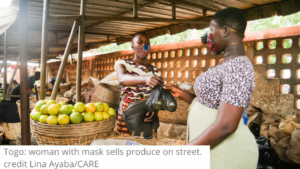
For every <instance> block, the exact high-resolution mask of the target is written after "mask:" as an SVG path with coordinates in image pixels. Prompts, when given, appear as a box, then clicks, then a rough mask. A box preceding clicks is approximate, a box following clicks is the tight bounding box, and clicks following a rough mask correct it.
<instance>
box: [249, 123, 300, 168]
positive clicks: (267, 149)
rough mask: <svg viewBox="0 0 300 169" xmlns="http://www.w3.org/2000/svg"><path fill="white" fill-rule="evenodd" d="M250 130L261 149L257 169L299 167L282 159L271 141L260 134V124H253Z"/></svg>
mask: <svg viewBox="0 0 300 169" xmlns="http://www.w3.org/2000/svg"><path fill="white" fill-rule="evenodd" d="M250 131H251V132H252V134H253V135H254V137H255V139H256V144H257V146H258V150H259V158H258V164H257V168H256V169H286V168H288V169H298V168H299V166H294V165H291V164H288V163H285V162H283V161H281V160H280V159H279V157H278V155H277V154H276V152H275V151H274V149H273V148H272V146H271V143H270V141H269V140H268V139H267V138H265V137H263V136H259V133H260V126H259V125H257V124H255V123H254V124H253V125H252V127H251V128H250Z"/></svg>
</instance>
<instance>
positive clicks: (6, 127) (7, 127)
mask: <svg viewBox="0 0 300 169" xmlns="http://www.w3.org/2000/svg"><path fill="white" fill-rule="evenodd" d="M2 127H3V131H4V136H5V138H6V139H8V140H16V139H17V135H18V134H19V133H21V123H5V122H2Z"/></svg>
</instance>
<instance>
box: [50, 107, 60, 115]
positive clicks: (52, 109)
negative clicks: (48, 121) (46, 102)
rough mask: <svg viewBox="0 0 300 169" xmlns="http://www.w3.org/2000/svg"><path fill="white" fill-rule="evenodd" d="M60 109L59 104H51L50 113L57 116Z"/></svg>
mask: <svg viewBox="0 0 300 169" xmlns="http://www.w3.org/2000/svg"><path fill="white" fill-rule="evenodd" d="M59 109H60V106H59V105H58V104H51V105H50V106H49V107H48V113H49V114H50V115H57V114H58V112H59Z"/></svg>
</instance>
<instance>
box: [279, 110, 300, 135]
mask: <svg viewBox="0 0 300 169" xmlns="http://www.w3.org/2000/svg"><path fill="white" fill-rule="evenodd" d="M295 128H300V124H299V120H298V119H297V117H296V115H288V116H286V120H281V122H280V124H279V127H278V129H279V130H280V131H282V132H283V133H285V134H288V135H291V134H292V132H293V131H294V129H295Z"/></svg>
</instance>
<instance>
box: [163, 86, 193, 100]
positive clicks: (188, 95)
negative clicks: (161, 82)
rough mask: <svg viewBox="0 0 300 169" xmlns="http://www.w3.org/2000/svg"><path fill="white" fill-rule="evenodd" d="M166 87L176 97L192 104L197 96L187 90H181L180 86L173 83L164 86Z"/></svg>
mask: <svg viewBox="0 0 300 169" xmlns="http://www.w3.org/2000/svg"><path fill="white" fill-rule="evenodd" d="M164 89H166V90H170V92H171V94H172V95H173V96H174V97H178V98H180V99H182V100H184V101H185V102H187V103H189V104H191V103H192V102H193V100H194V98H195V97H196V96H195V95H194V94H192V93H189V92H187V91H184V90H181V89H180V88H178V87H177V86H175V85H171V84H166V85H165V86H164Z"/></svg>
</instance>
